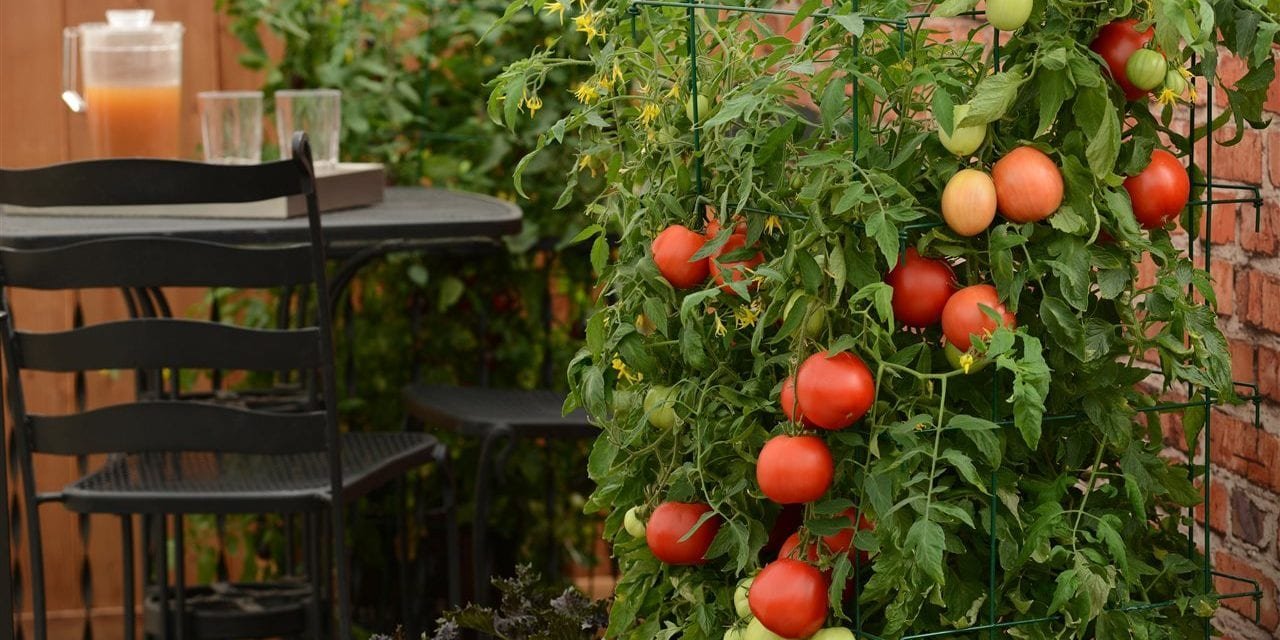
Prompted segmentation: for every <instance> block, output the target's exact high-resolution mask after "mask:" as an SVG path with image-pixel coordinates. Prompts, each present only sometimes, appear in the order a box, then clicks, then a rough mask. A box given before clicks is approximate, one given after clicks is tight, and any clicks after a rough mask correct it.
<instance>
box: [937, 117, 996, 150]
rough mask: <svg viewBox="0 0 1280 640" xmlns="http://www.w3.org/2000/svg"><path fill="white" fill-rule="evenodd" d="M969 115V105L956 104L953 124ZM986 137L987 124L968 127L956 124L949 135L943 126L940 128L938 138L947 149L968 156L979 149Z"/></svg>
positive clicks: (952, 119) (952, 118)
mask: <svg viewBox="0 0 1280 640" xmlns="http://www.w3.org/2000/svg"><path fill="white" fill-rule="evenodd" d="M967 115H969V105H967V104H958V105H956V106H955V110H954V111H952V116H951V122H952V125H958V124H959V123H960V121H961V120H964V118H965V116H967ZM986 138H987V125H985V124H979V125H971V126H968V127H960V126H956V127H955V130H954V131H952V132H951V135H947V132H946V131H943V130H942V128H941V127H939V128H938V140H940V141H942V146H944V147H946V148H947V151H950V152H951V153H954V154H956V155H958V156H967V155H969V154H971V153H973V152H974V151H977V150H978V147H981V146H982V141H983V140H985V139H986Z"/></svg>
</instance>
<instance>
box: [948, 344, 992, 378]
mask: <svg viewBox="0 0 1280 640" xmlns="http://www.w3.org/2000/svg"><path fill="white" fill-rule="evenodd" d="M942 352H943V353H944V354H946V356H947V362H950V363H951V366H952V367H953V368H955V369H964V360H963V358H964V357H965V356H966V355H967V356H968V357H969V358H970V359H971V360H970V362H969V370H968V371H966V372H965V373H966V374H971V373H977V372H979V371H982V370H983V369H985V368H986V367H987V363H988V362H989V361H988V360H987V359H986V358H979V357H977V356H975V355H973V354H971V353H969V354H966V353H965V352H963V351H961V350H960V349H959V348H958V347H956V346H955V345H953V344H951V343H950V342H948V343H947V344H946V346H944V347H942Z"/></svg>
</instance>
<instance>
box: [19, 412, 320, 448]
mask: <svg viewBox="0 0 1280 640" xmlns="http://www.w3.org/2000/svg"><path fill="white" fill-rule="evenodd" d="M27 419H28V421H29V426H30V434H31V445H32V446H31V448H32V450H33V451H36V452H42V453H52V454H59V455H88V454H94V453H140V452H149V451H219V452H224V453H258V454H273V453H297V452H303V451H323V450H324V447H325V438H324V429H325V414H324V412H323V411H313V412H306V413H269V412H264V411H251V410H248V409H240V408H236V407H228V406H223V405H215V404H208V403H202V402H190V401H181V402H179V401H162V402H135V403H130V404H119V405H112V406H108V407H103V408H101V409H94V410H92V411H86V412H84V413H75V414H71V415H65V416H40V415H30V416H28V418H27Z"/></svg>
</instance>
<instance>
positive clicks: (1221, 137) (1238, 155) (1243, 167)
mask: <svg viewBox="0 0 1280 640" xmlns="http://www.w3.org/2000/svg"><path fill="white" fill-rule="evenodd" d="M1234 134H1235V131H1234V130H1233V129H1232V128H1224V129H1221V130H1219V131H1216V132H1214V134H1213V137H1214V140H1216V141H1218V142H1219V143H1221V142H1223V141H1226V140H1230V139H1232V138H1233V137H1235V136H1234ZM1207 160H1208V158H1207V153H1206V150H1205V141H1204V139H1201V140H1200V141H1199V142H1197V143H1196V164H1197V165H1199V166H1200V168H1201V169H1203V168H1204V167H1205V166H1206V164H1207ZM1213 177H1214V178H1216V179H1218V180H1228V181H1232V180H1234V181H1237V182H1245V183H1248V184H1262V134H1260V133H1258V132H1257V131H1255V130H1253V129H1248V130H1246V131H1245V132H1244V136H1243V137H1242V138H1241V139H1240V141H1239V142H1237V143H1236V144H1235V145H1233V146H1230V147H1224V146H1221V145H1220V144H1218V145H1214V148H1213ZM1216 195H1217V194H1215V196H1216Z"/></svg>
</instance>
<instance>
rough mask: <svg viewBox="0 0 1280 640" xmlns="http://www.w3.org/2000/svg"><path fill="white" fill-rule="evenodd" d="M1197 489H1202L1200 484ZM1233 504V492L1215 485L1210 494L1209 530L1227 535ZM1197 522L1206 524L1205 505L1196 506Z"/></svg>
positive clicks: (1197, 484)
mask: <svg viewBox="0 0 1280 640" xmlns="http://www.w3.org/2000/svg"><path fill="white" fill-rule="evenodd" d="M1196 486H1197V487H1201V484H1200V483H1199V482H1197V483H1196ZM1230 504H1231V491H1230V490H1229V489H1227V487H1225V486H1223V485H1221V484H1214V485H1213V490H1212V492H1211V493H1210V494H1209V528H1210V529H1213V530H1214V531H1217V532H1218V533H1220V534H1223V535H1226V533H1227V518H1228V512H1229V510H1230V507H1229V505H1230ZM1195 511H1196V522H1204V504H1203V503H1201V504H1198V505H1196V509H1195Z"/></svg>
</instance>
